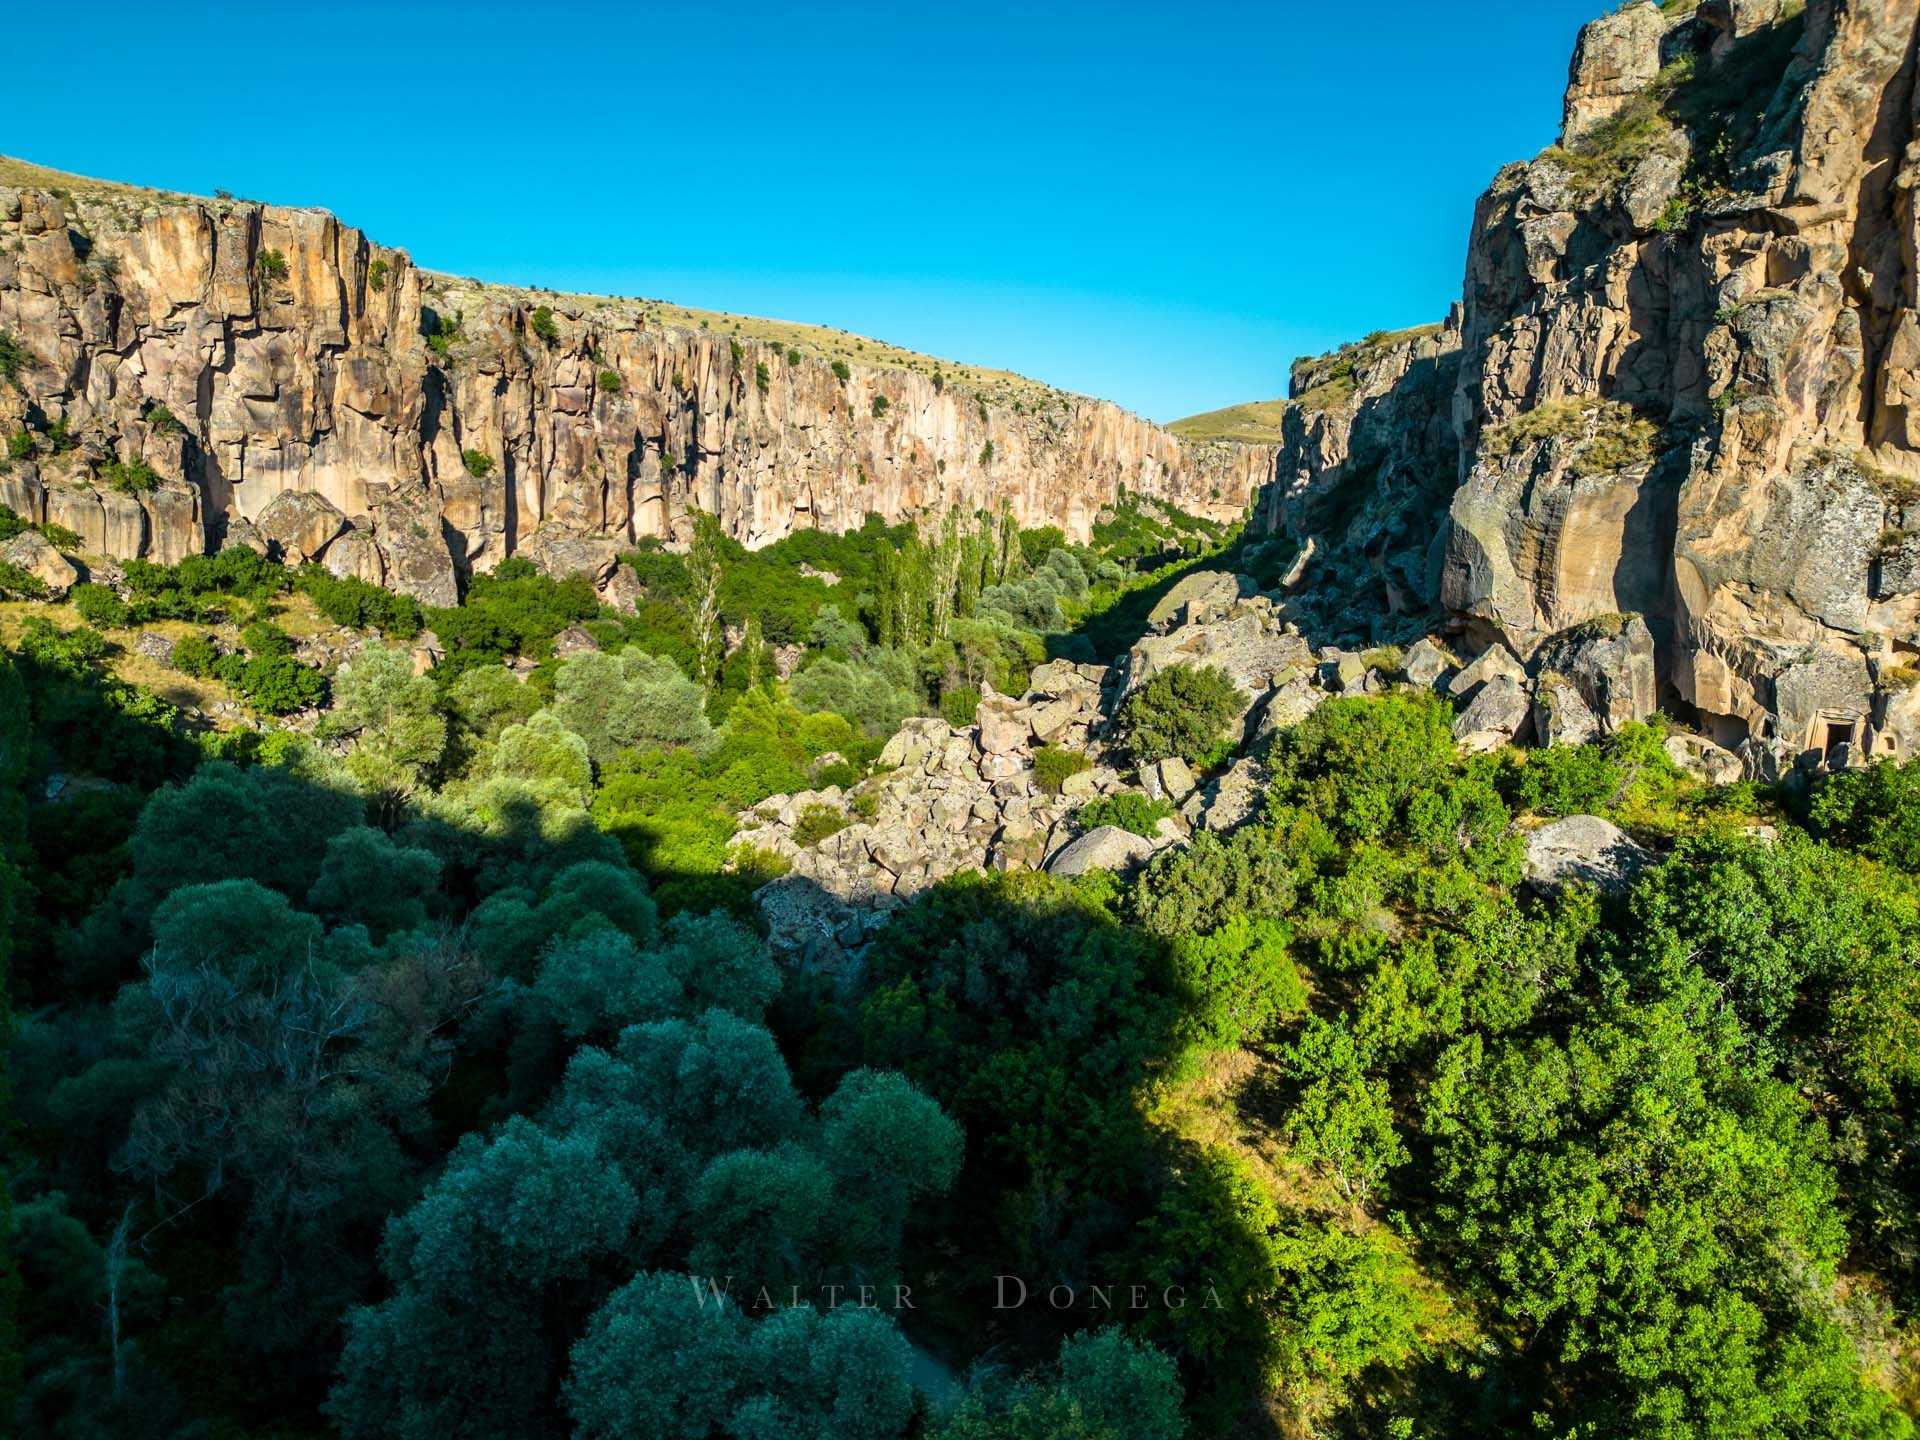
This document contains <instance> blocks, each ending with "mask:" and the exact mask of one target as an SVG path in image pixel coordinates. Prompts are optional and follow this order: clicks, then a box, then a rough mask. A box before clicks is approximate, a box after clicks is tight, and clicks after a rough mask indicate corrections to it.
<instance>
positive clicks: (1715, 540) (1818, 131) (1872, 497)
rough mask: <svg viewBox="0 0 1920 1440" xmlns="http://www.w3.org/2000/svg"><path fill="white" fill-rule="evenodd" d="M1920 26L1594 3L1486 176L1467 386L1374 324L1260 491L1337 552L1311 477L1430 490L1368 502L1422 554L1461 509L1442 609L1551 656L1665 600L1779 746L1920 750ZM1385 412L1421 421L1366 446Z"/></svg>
mask: <svg viewBox="0 0 1920 1440" xmlns="http://www.w3.org/2000/svg"><path fill="white" fill-rule="evenodd" d="M1917 35H1920V14H1917V13H1916V8H1915V6H1914V4H1913V0H1813V3H1811V4H1809V5H1807V6H1806V7H1805V8H1804V10H1803V9H1801V8H1800V7H1799V6H1797V5H1793V4H1783V3H1781V0H1705V3H1703V4H1701V5H1700V6H1698V7H1697V9H1696V10H1694V11H1692V12H1689V13H1683V14H1677V15H1676V14H1667V13H1663V12H1662V11H1661V10H1660V8H1659V7H1656V6H1654V5H1651V4H1642V5H1637V6H1633V7H1630V8H1628V9H1626V10H1624V11H1621V12H1616V13H1614V14H1610V15H1607V16H1605V17H1603V18H1601V19H1598V20H1595V21H1594V22H1592V23H1591V24H1590V25H1588V26H1587V27H1586V29H1585V31H1583V33H1582V36H1581V40H1580V44H1579V46H1578V49H1577V52H1576V54H1575V57H1574V63H1573V69H1572V74H1571V77H1570V81H1569V86H1568V92H1567V101H1566V108H1565V116H1564V131H1563V135H1562V145H1561V146H1557V147H1555V148H1553V149H1550V150H1548V151H1546V152H1545V153H1544V154H1543V155H1541V156H1540V157H1539V158H1537V159H1536V160H1534V161H1532V162H1530V163H1527V164H1516V165H1511V166H1509V167H1507V168H1506V169H1505V170H1503V171H1502V172H1501V173H1500V175H1499V176H1498V177H1497V178H1496V180H1495V181H1494V184H1493V186H1492V188H1491V189H1490V190H1489V191H1488V192H1487V194H1486V195H1485V196H1483V197H1482V199H1481V201H1480V203H1479V205H1478V207H1477V209H1476V212H1475V216H1474V223H1473V230H1472V236H1471V241H1470V245H1469V251H1468V258H1467V266H1466V280H1465V286H1464V292H1463V296H1462V302H1461V305H1460V307H1459V308H1458V310H1457V311H1456V314H1455V316H1454V317H1453V318H1452V319H1451V320H1450V321H1449V323H1448V325H1447V326H1446V327H1445V328H1444V329H1443V330H1442V331H1441V332H1440V337H1439V338H1438V339H1437V340H1435V341H1433V342H1423V343H1433V344H1435V345H1441V346H1446V347H1449V348H1450V350H1451V361H1450V363H1451V364H1452V365H1453V367H1454V372H1455V374H1454V379H1453V382H1452V386H1451V394H1450V396H1449V397H1448V403H1447V404H1446V405H1445V407H1444V409H1443V410H1436V407H1435V404H1434V395H1433V387H1432V386H1431V385H1430V384H1428V383H1426V382H1425V381H1424V380H1421V381H1419V382H1418V383H1412V382H1406V381H1398V380H1395V379H1394V378H1393V369H1394V367H1395V366H1396V365H1397V364H1399V363H1400V362H1399V361H1398V360H1397V359H1396V358H1395V356H1394V347H1392V346H1390V345H1389V346H1386V347H1380V346H1375V347H1372V349H1371V350H1369V351H1367V353H1365V354H1363V355H1362V356H1361V357H1360V359H1361V364H1360V365H1359V366H1357V367H1355V369H1354V373H1355V374H1356V376H1358V377H1360V385H1359V387H1358V389H1357V390H1356V391H1354V392H1353V393H1352V394H1351V395H1350V396H1346V397H1343V403H1342V404H1341V405H1339V406H1335V407H1331V408H1328V407H1322V408H1321V410H1320V411H1319V412H1318V416H1317V418H1316V417H1314V416H1309V415H1307V414H1305V413H1304V411H1305V409H1306V408H1307V407H1305V406H1304V405H1299V406H1297V407H1296V408H1300V409H1301V410H1302V411H1303V414H1302V415H1301V417H1300V419H1299V421H1298V424H1297V426H1296V425H1295V424H1294V423H1293V422H1291V421H1290V424H1289V443H1288V444H1286V445H1285V446H1283V447H1282V449H1281V453H1280V455H1279V458H1278V461H1277V466H1278V470H1279V474H1280V476H1281V484H1280V486H1279V487H1277V489H1276V490H1275V491H1270V492H1269V493H1268V494H1267V495H1266V496H1265V497H1263V499H1262V501H1261V502H1260V504H1259V505H1258V506H1257V508H1256V518H1257V520H1258V522H1259V523H1260V524H1261V525H1262V526H1263V527H1264V528H1267V529H1270V530H1274V531H1276V532H1285V533H1291V534H1293V535H1295V536H1296V537H1298V538H1299V539H1301V540H1303V541H1304V540H1306V539H1309V538H1311V539H1312V540H1313V541H1314V543H1315V544H1316V545H1317V546H1319V547H1320V549H1321V551H1322V553H1325V551H1326V550H1327V549H1328V548H1329V547H1331V548H1334V549H1338V548H1339V545H1340V541H1341V537H1340V536H1329V534H1328V533H1327V529H1326V527H1325V526H1324V525H1320V526H1319V527H1318V528H1316V524H1315V521H1316V518H1317V517H1316V514H1315V512H1314V511H1313V510H1311V509H1308V508H1306V507H1303V506H1302V505H1301V504H1300V503H1299V501H1300V498H1301V497H1311V496H1313V495H1315V494H1316V493H1322V494H1327V495H1332V496H1338V495H1340V494H1341V493H1342V492H1345V495H1346V498H1345V500H1344V501H1340V502H1338V503H1335V504H1333V505H1331V506H1329V505H1328V503H1327V502H1325V501H1322V502H1321V504H1320V507H1319V513H1320V514H1325V513H1327V512H1328V511H1329V509H1331V511H1332V513H1333V514H1334V515H1335V518H1336V519H1340V520H1343V521H1344V520H1346V518H1347V517H1348V516H1349V515H1352V514H1360V515H1363V516H1364V515H1366V514H1367V513H1368V509H1369V506H1372V507H1374V508H1375V509H1378V508H1379V506H1380V505H1382V504H1383V503H1385V504H1391V503H1400V504H1401V505H1402V506H1403V514H1402V515H1401V516H1400V517H1399V518H1397V519H1388V518H1378V517H1377V518H1375V519H1374V520H1372V521H1370V522H1369V524H1368V525H1367V526H1366V527H1363V528H1364V530H1365V531H1366V533H1367V534H1368V535H1370V536H1373V537H1380V538H1376V539H1373V540H1370V541H1369V543H1370V544H1372V545H1373V546H1374V548H1373V549H1371V550H1368V551H1365V552H1364V553H1365V554H1366V556H1367V559H1368V564H1367V567H1366V569H1367V571H1369V572H1371V573H1373V574H1375V575H1378V576H1380V577H1381V578H1382V580H1383V581H1384V580H1385V579H1386V578H1387V577H1392V576H1394V575H1395V573H1396V571H1398V572H1399V574H1401V575H1402V576H1406V575H1410V574H1412V573H1413V572H1414V571H1415V570H1417V569H1418V568H1419V566H1420V563H1421V562H1423V561H1426V560H1430V559H1432V558H1434V555H1435V551H1434V550H1433V549H1425V550H1423V549H1421V548H1420V547H1419V544H1418V542H1419V540H1420V538H1421V537H1422V536H1423V535H1424V536H1432V535H1440V536H1443V537H1444V538H1443V539H1442V540H1441V541H1440V542H1439V543H1438V567H1437V577H1436V584H1435V587H1434V599H1435V600H1436V601H1437V602H1438V604H1437V613H1438V614H1441V615H1444V616H1446V617H1448V620H1449V621H1450V623H1451V625H1452V626H1453V628H1455V629H1456V630H1463V631H1464V632H1466V634H1467V636H1468V637H1469V638H1470V639H1471V640H1472V641H1473V643H1475V644H1476V645H1484V644H1486V643H1489V642H1493V641H1499V642H1501V643H1503V644H1505V645H1506V646H1509V647H1511V648H1512V650H1513V651H1514V652H1515V653H1516V654H1517V655H1519V656H1520V657H1522V658H1523V659H1525V660H1527V661H1528V662H1529V663H1530V664H1532V665H1533V666H1534V667H1535V668H1536V669H1537V668H1538V666H1539V664H1540V663H1541V656H1542V653H1543V647H1545V646H1546V645H1547V644H1548V642H1549V641H1550V640H1551V639H1552V638H1553V637H1554V636H1556V635H1560V634H1563V633H1565V632H1567V631H1570V630H1573V629H1575V628H1576V627H1581V626H1587V625H1590V624H1593V623H1595V622H1602V623H1612V622H1613V621H1615V620H1617V618H1618V617H1620V616H1622V615H1639V616H1643V617H1644V619H1645V622H1646V624H1647V626H1648V627H1649V631H1650V634H1651V635H1652V637H1653V640H1654V643H1655V649H1656V655H1657V668H1658V675H1659V681H1660V691H1659V698H1660V701H1661V703H1663V704H1664V705H1666V706H1667V708H1669V709H1673V710H1675V711H1677V712H1679V713H1682V714H1687V715H1691V716H1692V717H1693V718H1695V719H1697V721H1698V722H1699V724H1700V726H1701V728H1702V729H1703V730H1706V731H1707V732H1709V733H1711V734H1713V735H1714V736H1716V738H1719V739H1721V740H1722V741H1723V742H1726V743H1729V744H1739V743H1747V744H1749V747H1750V750H1751V751H1754V752H1759V754H1760V759H1761V763H1760V764H1758V765H1757V766H1756V768H1759V769H1763V770H1764V769H1766V768H1767V767H1768V766H1770V765H1778V764H1781V763H1787V762H1788V761H1790V760H1791V759H1792V758H1794V757H1798V756H1803V755H1806V754H1809V753H1812V752H1816V751H1817V752H1820V753H1822V754H1827V753H1838V752H1839V747H1840V746H1842V745H1845V746H1846V747H1847V750H1848V752H1849V753H1852V754H1861V753H1898V754H1913V753H1916V751H1920V686H1916V685H1915V684H1914V681H1915V679H1916V678H1920V677H1916V666H1917V665H1920V574H1917V573H1916V571H1917V569H1920V567H1917V566H1916V561H1915V557H1916V555H1920V309H1917V308H1916V277H1917V275H1920V261H1917V260H1916V252H1917V251H1920V217H1917V216H1916V209H1915V202H1914V186H1915V182H1916V180H1920V96H1917V94H1916V84H1915V47H1916V43H1917V42H1916V37H1917ZM1343 353H1344V352H1343ZM1329 358H1333V357H1329ZM1369 377H1372V378H1369ZM1383 385H1384V388H1383ZM1296 389H1298V385H1297V384H1296ZM1370 417H1391V418H1392V421H1393V426H1394V429H1395V431H1396V432H1397V433H1398V435H1399V437H1400V438H1399V439H1398V441H1397V442H1396V443H1394V444H1390V445H1388V446H1386V447H1384V453H1385V456H1386V459H1385V461H1384V462H1383V465H1382V466H1374V465H1372V464H1371V463H1368V464H1366V465H1362V466H1360V467H1356V465H1355V459H1354V457H1355V456H1356V455H1359V454H1360V453H1361V452H1362V450H1363V440H1364V436H1365V434H1366V432H1367V426H1368V422H1369V419H1370ZM1316 423H1317V424H1318V425H1319V427H1320V428H1319V429H1318V430H1317V431H1316V429H1315V425H1316ZM1295 428H1297V429H1298V430H1299V432H1300V438H1299V439H1298V440H1295V439H1294V438H1293V432H1294V429H1295ZM1414 436H1419V437H1423V443H1420V444H1415V443H1413V441H1412V437H1414ZM1373 448H1374V451H1375V453H1381V451H1382V447H1379V446H1375V447H1373ZM1356 468H1358V471H1359V473H1357V474H1356V473H1355V471H1356ZM1409 468H1411V469H1412V470H1414V471H1416V472H1418V471H1424V472H1425V474H1426V476H1427V477H1428V478H1429V479H1430V480H1432V479H1436V478H1438V479H1439V480H1440V481H1441V482H1442V487H1443V488H1442V492H1441V498H1440V499H1439V501H1438V503H1433V502H1431V501H1429V500H1427V499H1426V498H1425V497H1426V496H1428V495H1430V494H1432V493H1433V492H1432V491H1431V490H1427V489H1423V488H1422V486H1421V484H1420V483H1419V480H1418V476H1417V475H1416V476H1415V478H1414V481H1413V483H1410V484H1406V485H1403V486H1401V487H1399V490H1398V494H1399V495H1400V496H1401V497H1402V498H1401V500H1400V501H1398V502H1394V500H1393V496H1392V495H1390V494H1388V493H1386V492H1384V491H1383V490H1382V488H1381V485H1380V475H1381V474H1382V473H1383V471H1384V473H1387V474H1389V475H1391V474H1393V473H1397V472H1401V471H1405V470H1407V469H1409ZM1356 484H1357V485H1358V486H1359V487H1360V488H1359V491H1358V492H1357V493H1356V492H1355V490H1354V486H1355V485H1356ZM1348 523H1349V524H1350V523H1351V522H1348ZM1395 526H1397V527H1398V529H1399V530H1400V532H1401V533H1403V534H1404V535H1405V536H1406V537H1407V539H1406V541H1405V542H1403V543H1397V544H1396V542H1394V541H1392V540H1391V538H1390V536H1391V534H1392V532H1393V530H1394V527H1395ZM1348 548H1349V549H1351V546H1350V545H1349V547H1348ZM1427 573H1429V574H1431V573H1434V572H1431V571H1429V572H1427ZM1398 590H1399V596H1401V597H1403V596H1405V595H1406V594H1407V593H1408V587H1407V586H1406V585H1404V584H1402V585H1400V586H1399V587H1398ZM1367 598H1369V599H1370V600H1372V601H1373V602H1374V603H1375V606H1376V613H1377V612H1378V610H1379V608H1380V602H1383V601H1385V600H1387V599H1388V598H1389V597H1388V593H1387V592H1386V591H1385V589H1384V585H1383V586H1381V587H1379V593H1376V594H1374V595H1372V596H1370V597H1367ZM1395 598H1399V597H1395ZM1375 624H1376V628H1378V622H1377V621H1376V622H1375ZM1348 628H1352V627H1351V626H1349V627H1348Z"/></svg>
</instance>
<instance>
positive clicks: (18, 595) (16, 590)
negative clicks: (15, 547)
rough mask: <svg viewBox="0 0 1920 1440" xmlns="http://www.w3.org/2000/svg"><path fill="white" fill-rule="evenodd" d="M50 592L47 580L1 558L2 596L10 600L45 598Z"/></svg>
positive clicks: (0, 583)
mask: <svg viewBox="0 0 1920 1440" xmlns="http://www.w3.org/2000/svg"><path fill="white" fill-rule="evenodd" d="M48 593H49V592H48V590H47V586H46V582H45V581H43V580H41V579H40V577H39V576H37V575H35V574H33V573H32V572H30V571H27V570H23V569H21V568H20V567H19V566H18V565H16V564H14V563H13V562H12V561H11V560H0V597H4V598H6V599H9V600H44V599H46V598H47V595H48Z"/></svg>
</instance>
